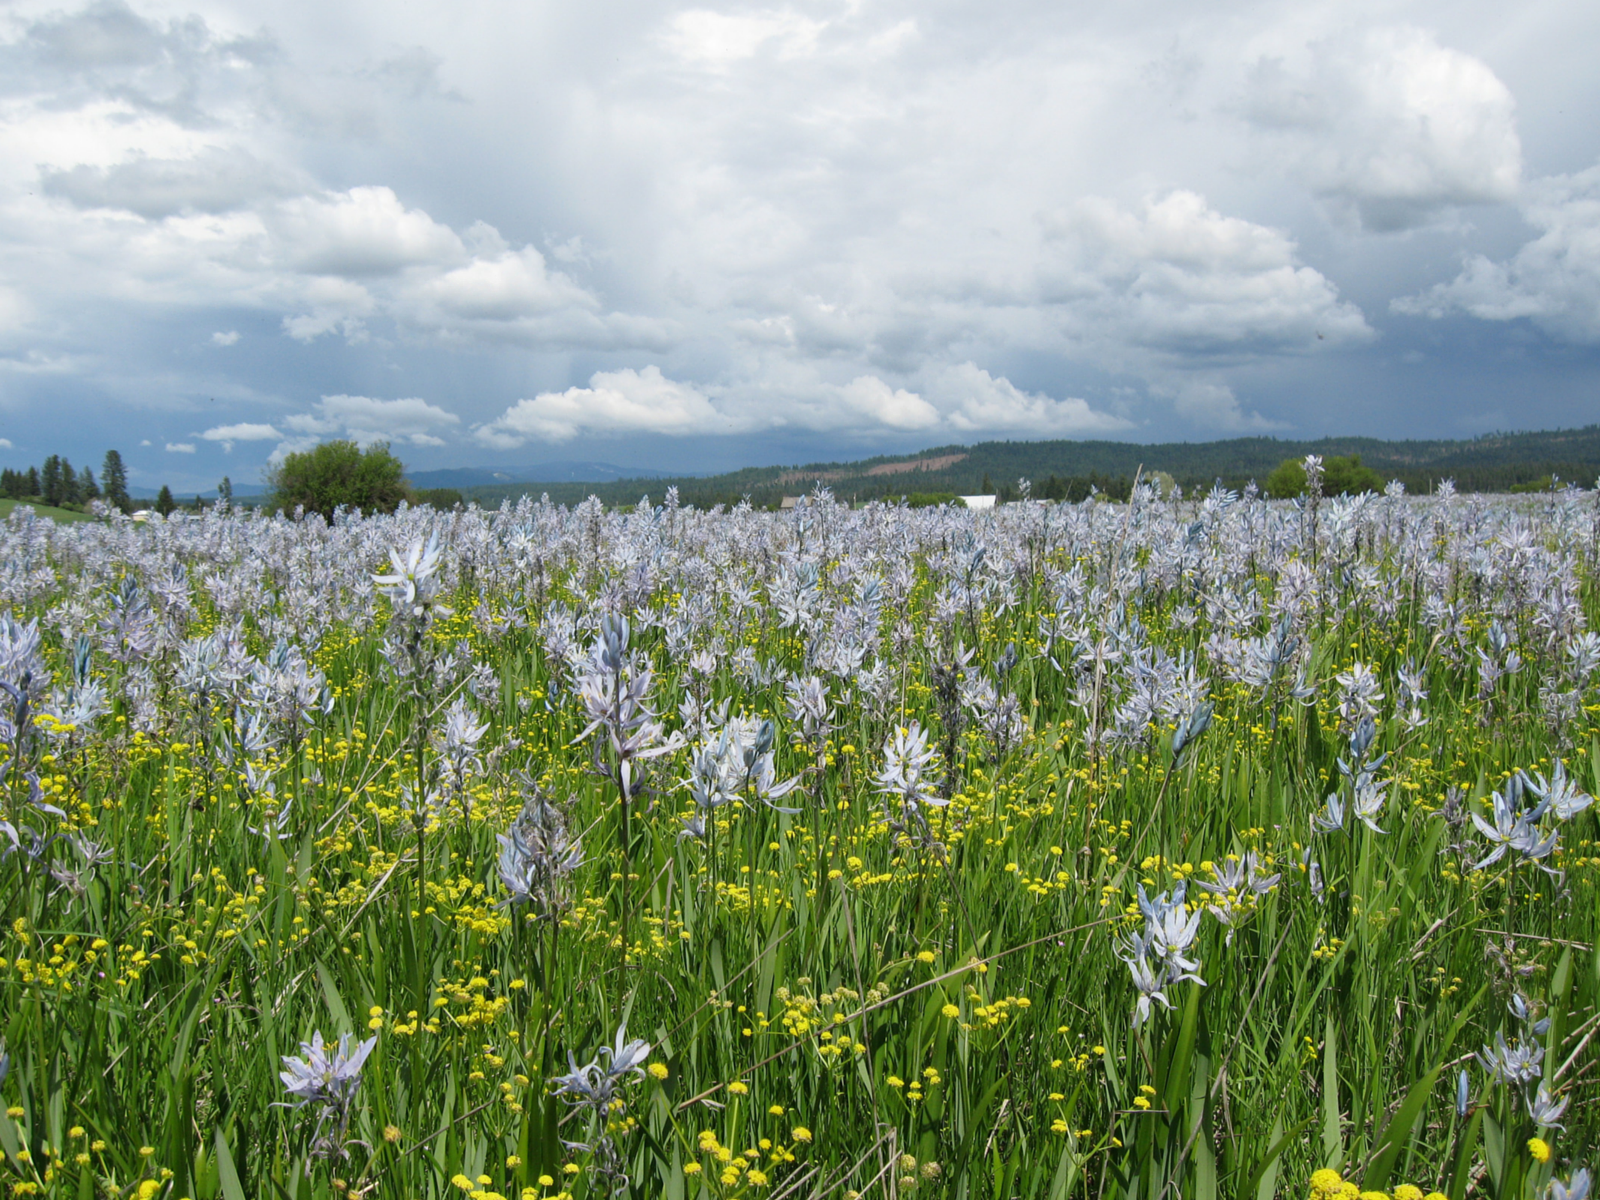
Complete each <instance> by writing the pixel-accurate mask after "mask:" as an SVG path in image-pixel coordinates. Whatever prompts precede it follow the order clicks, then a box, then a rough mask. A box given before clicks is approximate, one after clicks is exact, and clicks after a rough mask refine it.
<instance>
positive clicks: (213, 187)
mask: <svg viewBox="0 0 1600 1200" xmlns="http://www.w3.org/2000/svg"><path fill="white" fill-rule="evenodd" d="M39 174H40V179H39V183H40V187H41V189H42V190H43V191H44V194H45V195H47V196H54V197H57V198H60V199H63V200H66V201H68V202H70V203H72V204H73V205H76V206H77V207H78V208H112V209H122V210H124V211H126V212H131V213H134V214H136V215H138V216H141V217H146V218H148V219H150V220H160V219H162V218H163V217H171V216H176V215H177V214H179V213H225V212H233V211H236V210H238V209H241V208H246V207H249V206H250V205H252V204H256V203H259V202H261V201H263V200H268V199H272V198H274V197H286V196H292V195H294V194H296V193H297V192H301V191H303V190H304V189H305V182H304V180H303V179H300V178H297V173H295V172H291V171H287V170H284V169H282V168H280V167H275V166H270V165H268V164H267V163H264V162H262V161H261V160H260V159H259V158H257V157H256V156H255V155H253V154H251V153H250V152H249V151H248V150H245V149H243V148H242V147H237V146H211V147H207V148H206V149H204V150H202V151H201V152H200V153H198V154H196V155H194V156H193V157H191V158H149V157H146V156H144V155H136V156H135V157H133V158H131V159H128V160H126V161H124V162H119V163H113V164H111V165H109V166H98V165H90V164H87V163H79V164H77V165H76V166H73V167H70V168H67V169H64V170H63V169H55V168H50V167H45V168H43V169H42V170H41V171H40V173H39Z"/></svg>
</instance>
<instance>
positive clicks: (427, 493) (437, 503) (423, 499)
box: [415, 488, 466, 512]
mask: <svg viewBox="0 0 1600 1200" xmlns="http://www.w3.org/2000/svg"><path fill="white" fill-rule="evenodd" d="M415 500H416V503H418V504H431V505H433V507H434V508H436V509H438V510H439V511H440V512H444V511H446V510H447V509H452V508H454V507H455V506H456V505H458V504H465V503H466V499H465V498H464V497H463V496H462V495H461V489H460V488H421V489H419V490H418V491H417V492H416V494H415Z"/></svg>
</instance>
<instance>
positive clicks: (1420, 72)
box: [1244, 27, 1522, 231]
mask: <svg viewBox="0 0 1600 1200" xmlns="http://www.w3.org/2000/svg"><path fill="white" fill-rule="evenodd" d="M1305 58H1306V61H1304V62H1302V63H1299V64H1291V63H1288V62H1286V61H1285V60H1284V59H1282V58H1265V59H1262V60H1261V61H1259V62H1258V63H1257V64H1256V66H1255V69H1254V71H1253V73H1252V76H1251V79H1250V83H1249V87H1248V89H1247V92H1246V95H1245V99H1244V112H1245V114H1246V116H1247V117H1248V119H1249V120H1250V121H1251V122H1252V123H1253V124H1254V125H1255V126H1256V127H1257V128H1258V129H1260V130H1261V131H1262V132H1264V133H1266V134H1268V135H1270V137H1271V141H1272V145H1273V153H1274V154H1279V155H1281V154H1287V157H1288V162H1289V164H1290V166H1291V168H1292V169H1293V170H1294V171H1295V172H1296V173H1297V174H1298V175H1299V176H1300V177H1301V178H1302V179H1304V180H1305V181H1306V182H1307V183H1308V184H1309V185H1310V186H1311V187H1312V188H1313V189H1314V190H1315V191H1316V192H1317V193H1318V194H1319V195H1320V196H1322V197H1323V198H1324V199H1325V200H1327V201H1329V202H1331V204H1332V205H1333V206H1334V207H1335V208H1336V209H1338V210H1340V211H1342V212H1344V213H1345V214H1346V215H1348V216H1350V217H1352V218H1353V219H1354V220H1355V221H1357V222H1358V223H1359V224H1361V225H1362V226H1365V227H1366V228H1369V229H1374V230H1382V231H1392V230H1397V229H1406V228H1410V227H1412V226H1415V225H1420V224H1423V223H1426V222H1428V221H1431V220H1433V219H1435V218H1436V217H1437V216H1438V215H1439V214H1440V212H1441V210H1444V209H1447V208H1450V207H1452V206H1457V205H1465V204H1492V203H1504V202H1508V201H1511V200H1513V199H1515V197H1516V195H1517V189H1518V185H1519V183H1520V181H1521V177H1522V142H1521V139H1520V138H1519V136H1518V134H1517V125H1516V102H1515V100H1514V99H1513V97H1512V95H1511V91H1510V89H1509V88H1507V87H1506V85H1505V84H1504V83H1502V82H1501V81H1500V79H1499V78H1498V77H1497V76H1496V75H1495V73H1494V71H1493V70H1491V69H1490V68H1489V67H1488V66H1487V65H1486V64H1485V63H1483V62H1482V61H1480V60H1479V59H1476V58H1473V57H1472V56H1471V55H1469V54H1464V53H1462V52H1461V51H1459V50H1453V49H1450V48H1449V47H1447V46H1442V45H1440V44H1439V41H1438V39H1437V37H1436V36H1435V35H1434V34H1432V33H1429V32H1426V31H1424V30H1420V29H1415V28H1410V27H1400V28H1392V27H1391V28H1378V29H1369V30H1366V31H1365V32H1363V33H1361V34H1357V35H1346V36H1340V37H1335V38H1330V39H1327V40H1324V41H1320V42H1317V43H1315V44H1313V45H1312V46H1311V47H1309V50H1308V52H1307V55H1306V56H1305Z"/></svg>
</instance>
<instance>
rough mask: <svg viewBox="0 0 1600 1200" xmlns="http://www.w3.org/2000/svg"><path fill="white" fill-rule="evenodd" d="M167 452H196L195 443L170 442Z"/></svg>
mask: <svg viewBox="0 0 1600 1200" xmlns="http://www.w3.org/2000/svg"><path fill="white" fill-rule="evenodd" d="M167 453H168V454H193V453H194V443H193V442H168V443H167Z"/></svg>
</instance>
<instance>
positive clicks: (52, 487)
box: [39, 454, 61, 505]
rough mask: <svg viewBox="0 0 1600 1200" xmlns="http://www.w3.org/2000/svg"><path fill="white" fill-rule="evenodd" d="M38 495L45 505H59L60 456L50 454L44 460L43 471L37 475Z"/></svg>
mask: <svg viewBox="0 0 1600 1200" xmlns="http://www.w3.org/2000/svg"><path fill="white" fill-rule="evenodd" d="M39 483H40V487H39V495H40V497H41V498H42V499H43V500H44V502H45V503H46V504H51V505H55V504H60V503H61V456H60V455H59V454H52V455H51V456H50V457H49V458H47V459H45V460H44V470H43V471H42V472H41V473H40V475H39Z"/></svg>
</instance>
